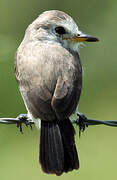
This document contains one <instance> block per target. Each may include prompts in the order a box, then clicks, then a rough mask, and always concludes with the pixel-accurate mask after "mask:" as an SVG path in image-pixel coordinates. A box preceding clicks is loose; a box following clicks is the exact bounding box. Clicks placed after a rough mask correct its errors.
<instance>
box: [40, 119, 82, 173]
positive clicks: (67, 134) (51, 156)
mask: <svg viewBox="0 0 117 180" xmlns="http://www.w3.org/2000/svg"><path fill="white" fill-rule="evenodd" d="M74 134H75V130H74V127H73V126H72V123H71V122H70V120H69V119H64V120H60V121H54V122H45V121H41V135H40V156H39V160H40V163H41V167H42V169H43V171H44V172H45V173H48V174H56V175H61V174H62V173H63V172H68V171H72V170H73V169H78V168H79V160H78V155H77V150H76V146H75V140H74Z"/></svg>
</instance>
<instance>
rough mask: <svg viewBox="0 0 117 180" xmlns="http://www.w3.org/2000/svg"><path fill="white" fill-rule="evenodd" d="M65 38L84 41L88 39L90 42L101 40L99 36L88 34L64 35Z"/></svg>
mask: <svg viewBox="0 0 117 180" xmlns="http://www.w3.org/2000/svg"><path fill="white" fill-rule="evenodd" d="M63 40H72V41H76V42H84V41H88V42H96V41H99V39H98V38H96V37H93V36H90V35H88V34H83V33H82V34H78V35H77V36H74V37H70V38H69V37H68V38H67V37H63Z"/></svg>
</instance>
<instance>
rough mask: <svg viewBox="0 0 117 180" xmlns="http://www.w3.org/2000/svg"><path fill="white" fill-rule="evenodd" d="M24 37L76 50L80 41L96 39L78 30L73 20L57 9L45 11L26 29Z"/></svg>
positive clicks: (93, 40)
mask: <svg viewBox="0 0 117 180" xmlns="http://www.w3.org/2000/svg"><path fill="white" fill-rule="evenodd" d="M25 36H26V37H27V36H28V39H29V40H30V41H31V40H34V41H44V42H47V43H59V44H60V45H62V46H63V47H65V48H67V49H72V50H74V51H77V50H78V45H79V44H80V43H81V42H85V41H88V42H95V41H98V39H97V38H96V37H93V36H90V35H87V34H84V33H82V32H81V31H79V29H78V26H77V25H76V23H75V22H74V20H73V19H72V18H71V17H70V16H69V15H67V14H66V13H64V12H62V11H58V10H51V11H45V12H44V13H42V14H41V15H40V16H39V17H38V18H37V19H36V20H35V21H34V22H33V23H32V24H31V25H29V27H28V28H27V30H26V35H25Z"/></svg>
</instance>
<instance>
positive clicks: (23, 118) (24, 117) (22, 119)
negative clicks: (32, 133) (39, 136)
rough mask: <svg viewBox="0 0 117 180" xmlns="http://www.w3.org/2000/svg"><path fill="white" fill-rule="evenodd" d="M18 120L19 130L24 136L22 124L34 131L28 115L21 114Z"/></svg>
mask: <svg viewBox="0 0 117 180" xmlns="http://www.w3.org/2000/svg"><path fill="white" fill-rule="evenodd" d="M17 119H18V120H19V121H18V122H17V127H18V128H19V130H20V132H21V133H22V134H23V130H22V123H24V124H25V125H26V126H27V127H28V126H30V128H31V129H32V124H33V122H32V121H31V119H29V117H28V115H27V114H20V115H19V116H18V117H17Z"/></svg>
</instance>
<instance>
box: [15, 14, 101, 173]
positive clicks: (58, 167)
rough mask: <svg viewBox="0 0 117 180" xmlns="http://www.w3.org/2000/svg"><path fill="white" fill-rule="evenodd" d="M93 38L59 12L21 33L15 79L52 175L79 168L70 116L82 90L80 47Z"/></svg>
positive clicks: (44, 166)
mask: <svg viewBox="0 0 117 180" xmlns="http://www.w3.org/2000/svg"><path fill="white" fill-rule="evenodd" d="M85 41H87V42H96V41H98V38H96V37H93V36H91V35H87V34H84V33H82V32H81V31H80V30H79V29H78V26H77V24H76V23H75V21H74V20H73V19H72V17H71V16H69V15H68V14H66V13H65V12H62V11H59V10H48V11H45V12H43V13H42V14H40V15H39V16H38V17H37V18H36V20H34V21H33V22H32V23H31V24H30V25H29V26H28V27H27V29H26V32H25V35H24V39H23V41H22V42H21V44H20V45H19V47H18V49H17V52H16V55H15V76H16V80H17V82H18V87H19V90H20V93H21V96H22V98H23V100H24V104H25V106H26V109H27V114H28V117H30V119H31V120H32V121H34V123H35V125H36V126H37V127H40V145H39V149H40V150H39V162H40V164H41V168H42V170H43V171H44V172H45V173H47V174H55V175H57V176H60V175H62V174H63V173H67V172H70V171H72V170H78V169H79V157H78V153H77V149H76V144H75V129H74V127H73V125H72V122H71V121H70V117H71V115H72V114H73V113H75V111H76V109H77V108H78V103H79V99H80V95H81V90H82V64H81V61H80V57H79V45H80V44H81V43H82V42H85Z"/></svg>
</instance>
